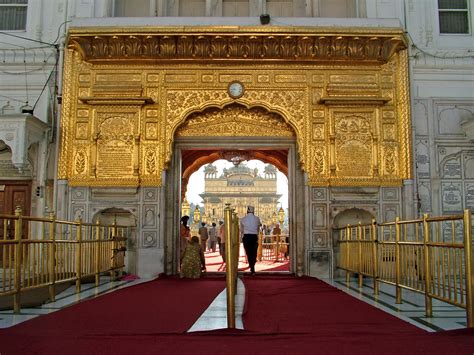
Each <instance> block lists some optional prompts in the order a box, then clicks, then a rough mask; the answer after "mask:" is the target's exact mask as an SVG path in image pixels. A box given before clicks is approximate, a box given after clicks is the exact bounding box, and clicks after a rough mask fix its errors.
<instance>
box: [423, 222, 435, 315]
mask: <svg viewBox="0 0 474 355" xmlns="http://www.w3.org/2000/svg"><path fill="white" fill-rule="evenodd" d="M427 220H428V214H426V213H425V214H423V254H424V258H423V259H424V260H423V261H424V269H425V274H424V275H423V276H424V278H425V314H426V316H427V317H431V316H432V315H433V302H432V298H431V296H430V292H431V269H430V248H429V245H428V244H429V242H430V226H429V224H428V221H427Z"/></svg>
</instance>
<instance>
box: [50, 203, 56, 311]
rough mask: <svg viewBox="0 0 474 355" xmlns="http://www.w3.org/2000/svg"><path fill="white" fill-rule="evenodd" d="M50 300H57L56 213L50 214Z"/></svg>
mask: <svg viewBox="0 0 474 355" xmlns="http://www.w3.org/2000/svg"><path fill="white" fill-rule="evenodd" d="M49 219H50V222H49V240H50V241H51V243H50V244H49V253H48V254H49V255H48V258H49V300H50V302H54V301H55V300H56V215H55V214H54V212H51V213H50V214H49Z"/></svg>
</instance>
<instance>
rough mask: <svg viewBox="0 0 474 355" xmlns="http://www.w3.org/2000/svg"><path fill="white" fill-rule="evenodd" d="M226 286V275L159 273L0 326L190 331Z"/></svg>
mask: <svg viewBox="0 0 474 355" xmlns="http://www.w3.org/2000/svg"><path fill="white" fill-rule="evenodd" d="M224 288H225V280H224V278H203V279H200V280H187V279H178V278H164V279H158V280H154V281H150V282H146V283H143V284H139V285H136V286H131V287H128V288H124V289H122V290H118V291H115V292H112V293H109V294H106V295H103V296H101V297H98V298H94V299H91V300H87V301H83V302H81V303H79V304H76V305H73V306H71V307H67V308H65V309H62V310H60V311H57V312H54V313H51V314H48V315H44V316H41V317H38V318H34V319H32V320H30V321H27V322H24V323H21V324H19V325H17V326H14V327H12V328H7V329H2V330H0V337H1V340H0V353H1V354H2V355H4V354H6V352H4V351H2V349H1V348H2V346H4V344H5V341H4V336H6V335H8V336H9V337H13V336H15V335H19V336H20V337H21V338H23V339H25V338H27V337H28V336H34V337H43V336H54V337H67V336H74V337H89V336H91V337H100V336H118V335H135V334H141V335H144V334H163V333H172V334H176V333H183V332H186V331H187V330H188V329H189V328H190V327H191V326H192V325H193V324H194V322H195V321H196V320H197V319H198V318H199V317H200V316H201V314H202V313H203V312H204V310H205V309H206V308H207V307H208V306H209V304H210V303H211V302H212V301H213V300H214V298H215V297H216V296H217V295H218V294H219V292H221V291H222V290H223V289H224Z"/></svg>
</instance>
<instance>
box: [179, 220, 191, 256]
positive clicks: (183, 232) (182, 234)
mask: <svg viewBox="0 0 474 355" xmlns="http://www.w3.org/2000/svg"><path fill="white" fill-rule="evenodd" d="M188 220H189V216H183V217H181V224H180V225H179V255H180V259H181V260H183V255H184V250H185V249H186V245H187V244H188V242H189V240H190V239H191V231H190V230H189V227H188Z"/></svg>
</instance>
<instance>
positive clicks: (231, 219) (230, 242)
mask: <svg viewBox="0 0 474 355" xmlns="http://www.w3.org/2000/svg"><path fill="white" fill-rule="evenodd" d="M224 226H225V238H226V249H225V251H226V283H227V288H226V295H227V328H235V295H236V293H237V269H238V266H239V249H240V240H239V218H238V217H237V214H236V213H235V211H234V209H232V208H231V207H230V204H226V207H225V209H224Z"/></svg>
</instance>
